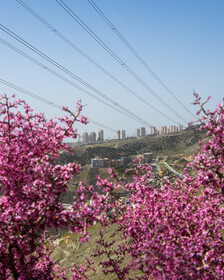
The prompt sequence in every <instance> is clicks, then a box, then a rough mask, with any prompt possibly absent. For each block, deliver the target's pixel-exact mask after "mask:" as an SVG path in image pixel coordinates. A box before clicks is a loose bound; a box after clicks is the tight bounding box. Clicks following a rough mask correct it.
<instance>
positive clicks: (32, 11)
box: [16, 0, 177, 123]
mask: <svg viewBox="0 0 224 280" xmlns="http://www.w3.org/2000/svg"><path fill="white" fill-rule="evenodd" d="M16 1H17V2H18V3H19V4H21V5H22V6H23V7H24V8H25V9H26V10H27V11H28V12H30V13H31V14H32V15H33V16H34V17H35V18H37V19H38V20H39V21H40V22H42V23H43V24H44V25H45V26H46V27H47V28H49V29H50V30H51V31H52V32H54V33H55V34H56V35H57V36H59V37H60V38H61V39H62V40H63V41H65V42H66V43H67V44H69V45H70V46H71V47H72V48H73V49H75V50H76V51H77V52H78V53H80V54H81V55H82V56H83V57H85V58H86V59H87V60H88V61H89V62H91V63H92V64H93V65H95V66H96V67H97V68H98V69H100V70H101V71H102V72H103V73H104V74H106V75H107V76H109V77H110V78H111V79H112V80H114V81H115V82H117V83H118V84H119V85H120V86H122V87H123V88H124V89H126V90H127V91H129V92H130V93H131V94H132V95H134V96H135V97H136V98H138V99H139V100H141V101H142V102H143V103H144V104H145V105H147V106H148V107H150V108H151V109H153V110H154V111H156V112H157V113H159V114H160V115H162V116H164V117H165V118H166V119H169V120H171V121H172V122H174V123H177V122H176V121H175V120H173V119H172V118H170V117H169V116H168V115H166V114H165V113H163V112H162V111H160V110H159V109H157V108H156V107H154V106H153V105H151V104H150V103H149V102H148V101H147V100H145V99H144V98H142V97H141V96H139V95H138V94H137V93H136V92H134V91H133V90H132V89H130V88H129V87H128V86H126V85H125V84H124V83H122V82H121V81H120V80H118V79H117V78H116V77H115V76H114V75H112V74H111V73H110V72H109V71H107V70H106V69H105V68H103V67H102V66H101V65H100V64H98V63H97V62H96V61H95V60H93V59H92V58H91V57H90V56H88V55H87V54H86V53H85V52H83V51H82V50H81V49H80V48H78V47H77V46H76V45H75V44H74V43H73V42H71V41H70V40H69V39H68V38H67V37H65V36H64V35H63V34H62V33H61V32H59V31H58V30H57V29H56V28H54V27H53V26H52V25H51V24H49V23H48V22H47V21H46V20H44V19H43V18H42V17H41V16H40V15H38V14H37V13H36V12H35V11H34V10H33V9H31V8H30V7H29V6H28V5H27V4H25V3H24V2H23V1H21V0H16Z"/></svg>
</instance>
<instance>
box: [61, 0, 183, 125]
mask: <svg viewBox="0 0 224 280" xmlns="http://www.w3.org/2000/svg"><path fill="white" fill-rule="evenodd" d="M56 2H57V3H58V4H59V5H60V6H61V7H62V8H63V9H64V10H65V11H66V12H67V13H68V14H69V15H70V16H71V17H72V18H73V19H74V20H75V21H76V22H77V23H78V24H79V25H80V26H81V27H82V28H83V29H84V30H85V31H86V32H87V33H88V34H89V35H90V36H91V37H92V38H93V39H94V40H95V41H96V42H97V43H98V44H99V45H101V46H102V47H103V48H104V49H105V50H106V51H107V52H108V53H109V54H110V55H111V56H112V57H113V58H114V59H115V60H116V61H117V62H118V63H119V64H120V65H121V66H122V67H123V68H125V69H126V71H128V72H129V73H130V74H131V75H132V76H133V77H134V78H135V79H136V80H137V81H138V82H139V83H140V84H141V85H142V86H143V87H145V88H146V89H147V91H148V92H149V93H151V94H152V95H153V96H154V97H155V98H156V99H157V100H159V101H160V102H161V103H162V104H163V105H164V106H165V107H166V108H167V109H168V110H169V111H171V112H172V113H173V114H174V115H175V116H176V117H178V118H180V119H181V120H182V121H183V122H185V123H187V121H186V120H185V119H184V118H183V117H182V116H180V115H179V114H178V113H177V112H176V111H175V110H174V109H173V108H172V107H171V106H170V105H169V104H167V103H166V102H165V101H164V100H163V99H162V98H161V97H160V96H159V95H158V94H157V93H156V92H155V91H154V90H153V89H151V88H150V87H149V86H148V85H147V84H146V83H145V82H144V81H143V80H142V79H141V78H140V77H139V76H138V75H137V74H136V73H135V72H134V71H133V70H131V69H130V68H129V67H128V66H127V65H126V64H125V62H124V61H123V60H122V59H121V58H120V57H118V56H117V55H116V54H115V53H114V52H113V51H112V50H111V49H110V48H109V47H108V46H107V45H106V44H105V43H104V42H103V41H102V40H101V39H100V38H99V37H98V36H97V35H96V34H95V33H94V32H93V31H92V30H91V29H90V28H89V27H88V26H87V25H86V24H85V23H84V22H83V21H82V20H81V19H80V18H79V17H78V15H77V14H75V13H74V12H73V11H72V10H71V9H70V8H69V7H68V6H67V5H66V4H65V3H64V1H62V0H56Z"/></svg>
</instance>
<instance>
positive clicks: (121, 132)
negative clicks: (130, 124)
mask: <svg viewBox="0 0 224 280" xmlns="http://www.w3.org/2000/svg"><path fill="white" fill-rule="evenodd" d="M117 139H118V140H124V139H126V130H118V131H117Z"/></svg>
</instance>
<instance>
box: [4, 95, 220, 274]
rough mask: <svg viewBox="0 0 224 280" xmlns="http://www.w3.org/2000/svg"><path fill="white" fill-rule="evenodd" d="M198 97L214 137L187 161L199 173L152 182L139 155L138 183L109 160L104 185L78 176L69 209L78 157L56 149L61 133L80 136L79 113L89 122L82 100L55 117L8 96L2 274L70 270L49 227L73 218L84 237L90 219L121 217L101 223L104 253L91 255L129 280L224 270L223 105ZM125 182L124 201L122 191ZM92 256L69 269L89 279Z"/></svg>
mask: <svg viewBox="0 0 224 280" xmlns="http://www.w3.org/2000/svg"><path fill="white" fill-rule="evenodd" d="M195 103H196V104H198V105H199V106H200V110H199V112H198V114H200V113H202V114H203V116H202V118H201V122H202V128H203V129H206V130H207V135H208V139H207V142H206V143H205V144H204V146H202V142H201V143H200V145H199V152H198V154H197V155H195V156H194V157H193V160H192V162H191V163H190V164H189V167H191V168H193V169H194V172H193V174H194V175H189V174H187V173H186V171H185V176H184V178H182V179H179V178H176V180H175V182H172V183H171V182H169V181H166V182H164V184H163V186H161V187H160V188H155V187H153V186H152V185H151V178H152V170H151V167H150V166H149V165H148V164H144V165H140V163H139V161H138V160H137V161H136V162H135V165H134V167H133V169H129V170H128V172H129V174H130V173H131V172H132V174H133V180H132V182H131V183H129V182H126V180H125V176H123V177H119V176H118V175H117V174H116V173H115V172H114V170H113V169H109V170H108V171H109V174H110V175H109V178H107V179H101V178H100V177H99V176H98V177H97V186H98V188H99V187H100V188H101V189H102V193H103V194H98V193H97V192H95V190H94V188H93V186H85V185H84V184H82V183H81V184H80V186H79V188H78V190H77V198H76V200H75V202H74V203H73V204H72V205H71V206H70V207H69V209H65V208H64V207H63V205H62V203H61V202H60V195H61V194H62V193H64V192H66V191H67V189H68V184H69V181H70V180H71V178H72V177H73V176H74V175H76V174H77V173H78V172H79V171H80V166H79V165H78V164H76V163H69V164H66V165H59V164H57V159H58V158H59V156H60V151H61V150H67V151H68V150H70V148H69V147H67V145H66V144H65V141H64V140H65V139H66V138H67V137H70V138H71V137H72V138H76V137H77V131H76V130H75V129H74V128H73V125H74V123H75V122H77V121H80V122H82V123H86V122H87V119H86V118H85V117H82V116H81V110H82V106H81V103H80V102H78V104H77V112H76V113H73V112H71V111H70V110H69V109H68V108H64V111H65V112H66V113H67V115H66V116H64V117H61V118H59V121H60V122H61V123H58V122H55V121H53V120H46V118H45V117H44V115H43V114H34V113H33V111H32V109H31V108H30V107H29V106H28V104H26V103H25V102H24V101H22V100H15V99H14V98H13V99H10V98H8V97H7V96H2V97H1V100H0V188H1V196H0V237H1V238H0V279H2V280H11V279H18V280H30V279H31V280H39V279H44V280H53V279H64V280H66V279H68V276H66V271H65V269H62V268H60V267H59V266H58V265H57V264H56V263H54V262H53V261H52V260H51V257H50V253H51V250H50V248H49V246H46V239H45V237H44V235H43V233H44V231H45V230H47V229H52V228H59V227H61V226H66V227H67V228H68V229H69V230H71V231H72V232H74V233H77V232H82V233H83V235H82V240H83V241H87V240H88V227H90V226H91V225H93V224H94V222H96V221H97V222H99V223H101V225H102V226H110V225H111V224H117V227H116V231H115V232H114V233H113V235H112V237H111V240H110V241H109V242H108V241H106V240H105V239H104V235H103V232H101V233H100V236H99V240H98V244H99V246H100V249H99V251H98V252H95V253H93V257H96V256H98V255H102V254H104V255H105V256H106V258H107V260H106V261H103V262H101V263H99V264H97V263H95V264H94V265H100V266H102V271H103V273H105V274H106V275H108V274H113V275H114V276H115V277H116V279H122V280H125V279H134V278H133V277H135V279H142V280H143V279H156V280H160V279H172V280H175V279H176V280H177V279H178V280H182V279H183V280H184V279H192V280H196V279H203V280H210V279H224V236H223V229H224V220H223V212H224V207H223V205H224V201H223V200H224V182H223V180H224V179H223V178H224V170H223V166H224V106H223V105H222V104H219V105H218V106H217V108H216V110H215V111H214V112H209V111H206V110H205V108H204V103H201V100H200V97H199V96H198V95H196V101H195ZM19 109H20V110H19ZM115 181H116V182H115ZM120 188H122V190H123V192H124V193H125V194H126V199H125V202H124V201H121V200H119V199H117V198H116V189H120ZM115 236H116V241H115V239H113V237H115ZM119 238H120V239H119ZM117 240H120V241H119V242H118V243H119V244H118V245H116V246H115V243H116V242H117ZM127 260H130V261H129V262H128V263H127ZM124 261H125V262H124ZM92 265H93V261H92V260H88V265H87V266H85V265H81V266H79V265H77V264H74V267H73V268H72V270H71V272H72V279H73V280H75V279H88V270H90V269H92V270H94V267H93V268H91V266H92ZM132 275H135V276H132Z"/></svg>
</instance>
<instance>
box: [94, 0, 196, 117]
mask: <svg viewBox="0 0 224 280" xmlns="http://www.w3.org/2000/svg"><path fill="white" fill-rule="evenodd" d="M88 2H89V3H90V5H91V6H92V7H93V8H94V10H95V11H96V12H97V13H98V14H99V15H100V17H101V18H102V19H103V20H104V22H106V23H107V25H108V26H109V27H110V28H111V29H112V31H113V32H114V33H115V34H116V35H117V36H118V38H119V39H120V40H121V41H122V42H123V43H124V44H125V45H126V47H127V48H128V49H129V50H130V51H131V52H132V53H133V54H134V56H135V57H136V58H137V59H138V60H139V61H140V62H141V64H142V65H143V66H144V67H145V68H146V69H147V70H148V72H149V73H150V74H151V75H152V76H153V77H154V78H155V79H156V80H157V81H158V82H159V84H160V85H161V86H162V87H163V88H164V89H165V90H166V91H167V92H168V93H169V94H170V95H171V96H172V97H173V98H174V99H175V100H176V101H177V102H178V103H179V104H180V105H181V106H182V107H183V108H184V109H185V110H186V111H187V112H188V113H189V114H190V115H191V116H193V117H194V118H195V116H194V115H193V114H192V113H191V112H190V110H188V108H187V107H186V106H185V105H184V104H183V103H182V102H181V101H180V100H179V98H177V96H176V95H175V94H174V93H173V92H172V91H171V90H170V89H169V88H168V86H167V85H166V84H165V83H164V82H163V81H162V80H161V79H160V78H159V77H158V75H157V74H156V73H155V72H154V71H153V70H152V69H151V68H150V67H149V65H148V64H147V63H146V62H145V61H144V60H143V58H142V57H141V56H140V55H139V54H138V53H137V51H136V50H135V49H134V48H133V47H132V46H131V45H130V43H129V42H128V41H127V40H126V39H125V38H124V37H123V35H122V34H121V33H120V32H119V31H118V29H117V28H116V27H115V26H114V25H113V24H112V22H111V21H110V20H109V19H108V18H107V17H106V15H105V14H104V13H103V12H102V10H101V9H100V8H99V7H98V6H97V5H96V3H95V2H94V1H93V0H88Z"/></svg>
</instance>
